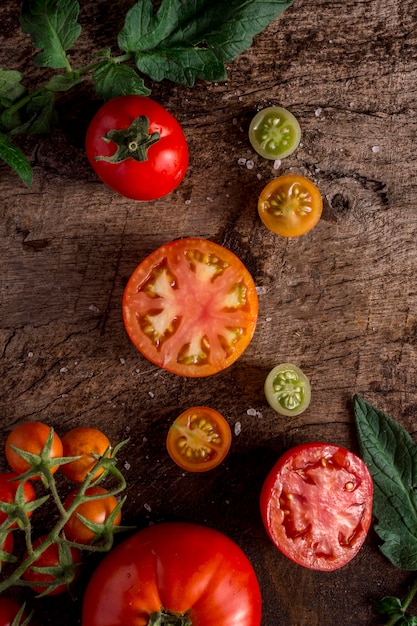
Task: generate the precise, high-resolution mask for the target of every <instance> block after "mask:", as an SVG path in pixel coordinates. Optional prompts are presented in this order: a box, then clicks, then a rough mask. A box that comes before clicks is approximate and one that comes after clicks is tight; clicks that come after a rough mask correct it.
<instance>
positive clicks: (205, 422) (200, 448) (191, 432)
mask: <svg viewBox="0 0 417 626" xmlns="http://www.w3.org/2000/svg"><path fill="white" fill-rule="evenodd" d="M231 443H232V433H231V431H230V426H229V424H228V422H227V421H226V419H225V418H224V417H223V415H221V414H220V413H218V412H217V411H215V410H214V409H212V408H210V407H207V406H194V407H191V408H190V409H187V410H186V411H184V412H183V413H181V415H179V417H177V419H176V420H175V422H174V423H173V424H172V425H171V427H170V429H169V431H168V436H167V441H166V444H167V450H168V453H169V455H170V457H171V458H172V460H173V461H175V463H176V464H177V465H179V467H181V468H182V469H185V470H188V471H189V472H206V471H208V470H211V469H213V468H214V467H217V466H218V465H220V463H221V462H222V461H223V460H224V459H225V458H226V456H227V454H228V452H229V449H230V444H231Z"/></svg>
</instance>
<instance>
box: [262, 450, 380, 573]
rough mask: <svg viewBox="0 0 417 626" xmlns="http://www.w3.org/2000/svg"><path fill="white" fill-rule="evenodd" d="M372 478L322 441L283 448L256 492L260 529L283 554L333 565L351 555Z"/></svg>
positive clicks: (362, 530)
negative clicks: (260, 515)
mask: <svg viewBox="0 0 417 626" xmlns="http://www.w3.org/2000/svg"><path fill="white" fill-rule="evenodd" d="M372 493H373V483H372V478H371V475H370V473H369V471H368V469H367V467H366V465H365V463H364V462H363V461H362V460H361V459H360V458H359V457H357V456H356V455H355V454H353V453H352V452H350V451H348V450H346V449H345V448H341V447H340V446H336V445H332V444H326V443H307V444H302V445H299V446H296V447H295V448H292V449H291V450H288V451H287V452H286V453H285V454H284V455H283V456H282V457H281V458H280V459H279V460H278V462H277V463H276V464H275V466H274V467H273V468H272V470H271V472H270V474H269V475H268V477H267V479H266V481H265V483H264V485H263V488H262V492H261V500H260V502H261V513H262V518H263V522H264V525H265V528H266V530H267V532H268V534H269V536H270V538H271V539H272V541H273V542H274V543H275V545H276V546H277V547H278V549H279V550H280V551H281V552H282V553H283V554H285V556H287V557H288V558H289V559H291V560H292V561H294V562H295V563H297V564H299V565H302V566H304V567H307V568H310V569H316V570H322V571H332V570H336V569H338V568H340V567H342V566H343V565H345V564H346V563H348V562H349V561H350V560H351V559H353V557H354V556H355V555H356V554H357V552H358V551H359V549H360V547H361V546H362V544H363V542H364V541H365V538H366V535H367V532H368V530H369V526H370V523H371V518H372Z"/></svg>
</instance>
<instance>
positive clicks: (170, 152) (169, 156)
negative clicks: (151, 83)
mask: <svg viewBox="0 0 417 626" xmlns="http://www.w3.org/2000/svg"><path fill="white" fill-rule="evenodd" d="M86 151H87V157H88V159H89V161H90V163H91V166H92V167H93V169H94V170H95V172H96V174H97V176H98V177H99V178H100V179H101V180H102V181H103V182H104V183H105V184H106V185H107V186H108V187H110V188H111V189H113V190H114V191H116V192H117V193H119V194H121V195H122V196H126V197H127V198H131V199H132V200H154V199H156V198H160V197H162V196H165V195H166V194H168V193H170V192H171V191H173V190H174V189H175V188H176V187H177V186H178V185H179V184H180V182H181V181H182V179H183V178H184V176H185V173H186V171H187V166H188V147H187V141H186V139H185V136H184V133H183V131H182V129H181V126H180V125H179V123H178V122H177V120H176V119H175V118H174V117H173V115H171V113H169V112H168V111H167V110H166V109H165V108H164V107H163V106H161V105H160V104H158V103H157V102H155V101H154V100H151V98H146V97H144V96H134V95H132V96H120V97H118V98H113V99H112V100H108V101H107V102H106V103H105V104H103V106H102V107H101V108H100V109H99V110H98V111H97V113H96V114H95V116H94V117H93V119H92V120H91V122H90V125H89V127H88V130H87V136H86Z"/></svg>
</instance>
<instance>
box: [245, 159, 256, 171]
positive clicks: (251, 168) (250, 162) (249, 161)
mask: <svg viewBox="0 0 417 626" xmlns="http://www.w3.org/2000/svg"><path fill="white" fill-rule="evenodd" d="M254 166H255V163H254V162H253V161H251V160H250V159H249V160H248V161H246V167H247V168H248V170H253V168H254Z"/></svg>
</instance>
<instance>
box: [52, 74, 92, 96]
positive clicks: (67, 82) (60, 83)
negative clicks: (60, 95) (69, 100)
mask: <svg viewBox="0 0 417 626" xmlns="http://www.w3.org/2000/svg"><path fill="white" fill-rule="evenodd" d="M83 81H84V79H83V78H80V75H79V74H77V72H69V73H68V74H59V75H57V76H52V78H51V79H50V80H49V81H48V82H47V83H46V85H45V89H47V90H48V91H53V92H57V91H68V90H69V89H72V88H73V87H75V85H79V84H80V83H82V82H83Z"/></svg>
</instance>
